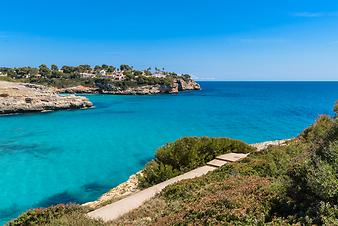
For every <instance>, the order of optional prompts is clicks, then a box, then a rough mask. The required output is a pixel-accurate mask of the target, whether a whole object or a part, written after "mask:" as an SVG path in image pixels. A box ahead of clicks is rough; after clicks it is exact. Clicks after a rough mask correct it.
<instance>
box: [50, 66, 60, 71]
mask: <svg viewBox="0 0 338 226" xmlns="http://www.w3.org/2000/svg"><path fill="white" fill-rule="evenodd" d="M50 69H51V70H52V71H53V72H54V71H58V70H59V68H58V66H57V65H56V64H52V65H51V66H50Z"/></svg>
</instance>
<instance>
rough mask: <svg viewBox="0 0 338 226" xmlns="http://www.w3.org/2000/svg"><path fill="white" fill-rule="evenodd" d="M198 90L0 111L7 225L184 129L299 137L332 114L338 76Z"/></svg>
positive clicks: (122, 167) (85, 187)
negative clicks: (85, 105)
mask: <svg viewBox="0 0 338 226" xmlns="http://www.w3.org/2000/svg"><path fill="white" fill-rule="evenodd" d="M200 84H201V87H202V90H201V91H186V92H181V93H179V94H173V95H169V94H163V95H151V96H119V95H86V97H88V98H89V99H90V100H91V101H92V102H93V103H94V105H95V108H92V109H88V110H68V111H57V112H49V113H32V114H21V115H11V116H1V117H0V225H2V224H4V223H5V222H7V221H9V220H11V219H13V218H15V217H17V216H18V215H19V214H21V213H23V212H24V211H26V210H27V209H29V208H36V207H47V206H50V205H54V204H58V203H84V202H88V201H93V200H95V199H97V198H98V197H100V196H101V195H102V194H103V193H104V192H106V191H108V190H109V189H110V188H112V187H114V186H116V185H118V184H119V183H122V182H124V181H126V180H127V179H128V177H129V176H130V175H131V174H134V173H135V172H137V171H139V170H141V169H142V168H143V167H144V165H145V164H146V163H147V162H148V161H149V160H151V159H152V158H153V157H154V154H155V152H156V150H157V149H158V148H159V147H161V146H162V145H164V144H166V143H168V142H173V141H175V140H176V139H178V138H181V137H186V136H210V137H230V138H234V139H239V140H243V141H245V142H247V143H257V142H262V141H268V140H277V139H286V138H292V137H296V136H297V135H298V134H299V133H300V132H301V131H302V130H303V129H304V128H306V127H308V126H309V125H311V124H312V123H313V122H314V121H315V120H316V119H317V118H318V117H319V116H320V115H321V114H329V115H333V114H334V113H333V106H334V104H335V101H336V100H338V82H200Z"/></svg>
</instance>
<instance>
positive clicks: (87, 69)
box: [77, 64, 92, 73]
mask: <svg viewBox="0 0 338 226" xmlns="http://www.w3.org/2000/svg"><path fill="white" fill-rule="evenodd" d="M77 71H78V72H79V73H85V72H86V73H88V72H91V71H92V67H91V66H90V65H88V64H82V65H79V66H78V67H77Z"/></svg>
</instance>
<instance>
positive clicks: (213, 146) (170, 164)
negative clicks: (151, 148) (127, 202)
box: [139, 137, 254, 187]
mask: <svg viewBox="0 0 338 226" xmlns="http://www.w3.org/2000/svg"><path fill="white" fill-rule="evenodd" d="M252 151H254V148H252V147H251V146H249V145H247V144H245V143H243V142H241V141H238V140H232V139H228V138H209V137H186V138H182V139H179V140H177V141H175V142H173V143H169V144H166V145H165V146H163V147H161V148H160V149H159V150H158V151H157V153H156V158H155V160H152V161H151V162H149V163H148V164H147V165H146V167H145V168H144V170H143V174H142V175H141V176H139V180H140V187H149V186H151V185H154V184H157V183H159V182H162V181H165V180H167V179H169V178H172V177H175V176H177V175H180V174H182V173H184V172H187V171H189V170H192V169H194V168H197V167H199V166H202V165H205V164H206V163H207V162H209V161H211V160H212V159H214V158H215V157H216V156H218V155H221V154H224V153H229V152H235V153H236V152H240V153H249V152H252Z"/></svg>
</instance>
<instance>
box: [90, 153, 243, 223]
mask: <svg viewBox="0 0 338 226" xmlns="http://www.w3.org/2000/svg"><path fill="white" fill-rule="evenodd" d="M247 155H248V154H238V153H228V154H224V155H220V156H218V157H217V158H215V159H214V160H212V161H210V162H208V163H207V165H206V166H202V167H199V168H197V169H194V170H192V171H189V172H187V173H185V174H182V175H180V176H177V177H174V178H171V179H169V180H167V181H164V182H162V183H159V184H156V185H154V186H152V187H150V188H147V189H144V190H142V191H140V192H137V193H136V194H133V195H131V196H128V197H126V198H124V199H121V200H119V201H117V202H114V203H112V204H109V205H106V206H104V207H101V208H99V209H97V210H94V211H92V212H89V213H88V216H89V217H91V218H99V219H102V220H104V221H111V220H115V219H117V218H119V217H120V216H122V215H123V214H126V213H128V212H130V211H131V210H134V209H136V208H138V207H140V206H141V205H142V204H143V203H144V202H145V201H147V200H149V199H151V198H152V197H154V196H155V195H156V194H158V193H159V192H160V191H162V190H163V189H164V188H165V187H166V186H168V185H171V184H174V183H176V182H178V181H181V180H185V179H192V178H195V177H200V176H202V175H205V174H207V173H208V172H210V171H213V170H215V169H217V168H218V167H221V166H223V165H224V164H226V163H228V162H235V161H238V160H240V159H242V158H245V157H246V156H247Z"/></svg>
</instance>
